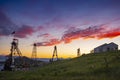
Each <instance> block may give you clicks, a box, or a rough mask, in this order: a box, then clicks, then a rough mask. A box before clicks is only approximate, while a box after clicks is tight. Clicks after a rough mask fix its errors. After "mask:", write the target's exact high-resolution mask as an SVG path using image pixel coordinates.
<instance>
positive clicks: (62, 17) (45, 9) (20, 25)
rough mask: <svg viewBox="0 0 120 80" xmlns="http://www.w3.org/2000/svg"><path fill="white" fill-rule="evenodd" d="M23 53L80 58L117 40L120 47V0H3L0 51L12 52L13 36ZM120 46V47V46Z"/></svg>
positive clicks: (4, 53)
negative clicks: (80, 54)
mask: <svg viewBox="0 0 120 80" xmlns="http://www.w3.org/2000/svg"><path fill="white" fill-rule="evenodd" d="M13 31H16V33H15V37H16V38H17V39H19V49H20V50H21V52H22V55H23V56H28V57H31V55H32V48H33V46H32V44H33V43H35V42H36V43H37V57H38V58H50V57H51V56H52V53H53V49H54V46H55V45H56V46H57V49H58V57H60V58H61V57H62V58H69V57H76V55H77V49H78V48H80V51H81V53H82V54H83V53H89V52H90V50H92V49H94V48H95V47H97V46H99V45H101V44H104V43H110V42H114V43H116V44H118V45H119V46H120V0H0V54H1V55H7V54H9V53H10V47H11V42H12V39H13V36H12V35H11V33H12V32H13ZM119 49H120V48H119Z"/></svg>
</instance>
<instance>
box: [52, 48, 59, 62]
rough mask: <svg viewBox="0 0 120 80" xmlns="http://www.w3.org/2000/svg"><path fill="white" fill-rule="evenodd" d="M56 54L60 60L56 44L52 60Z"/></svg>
mask: <svg viewBox="0 0 120 80" xmlns="http://www.w3.org/2000/svg"><path fill="white" fill-rule="evenodd" d="M54 56H56V58H57V60H58V54H57V46H54V51H53V55H52V59H51V61H53V58H54Z"/></svg>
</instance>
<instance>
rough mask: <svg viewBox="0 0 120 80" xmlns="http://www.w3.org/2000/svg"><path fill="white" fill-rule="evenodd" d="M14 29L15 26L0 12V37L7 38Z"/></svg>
mask: <svg viewBox="0 0 120 80" xmlns="http://www.w3.org/2000/svg"><path fill="white" fill-rule="evenodd" d="M16 29H17V25H15V24H14V23H13V22H12V21H11V20H10V18H9V17H7V16H6V14H5V13H4V12H2V11H0V36H8V35H10V34H11V32H12V31H13V30H16Z"/></svg>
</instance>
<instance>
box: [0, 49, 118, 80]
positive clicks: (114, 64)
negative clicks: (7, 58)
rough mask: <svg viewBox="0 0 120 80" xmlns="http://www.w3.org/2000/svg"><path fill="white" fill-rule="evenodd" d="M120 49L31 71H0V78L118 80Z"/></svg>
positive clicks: (6, 79)
mask: <svg viewBox="0 0 120 80" xmlns="http://www.w3.org/2000/svg"><path fill="white" fill-rule="evenodd" d="M119 79H120V51H113V52H106V53H101V54H88V55H84V56H81V57H77V58H73V59H70V60H63V61H57V62H53V63H50V64H48V65H46V66H44V67H40V68H35V69H34V70H32V71H15V72H7V71H4V72H0V80H119Z"/></svg>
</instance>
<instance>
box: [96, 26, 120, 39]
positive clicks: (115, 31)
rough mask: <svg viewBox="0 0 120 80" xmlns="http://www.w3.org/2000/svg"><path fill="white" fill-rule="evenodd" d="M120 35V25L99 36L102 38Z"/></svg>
mask: <svg viewBox="0 0 120 80" xmlns="http://www.w3.org/2000/svg"><path fill="white" fill-rule="evenodd" d="M117 36H120V27H117V28H114V29H110V30H108V31H106V32H104V33H102V34H100V35H99V36H98V38H99V39H102V38H114V37H117Z"/></svg>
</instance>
